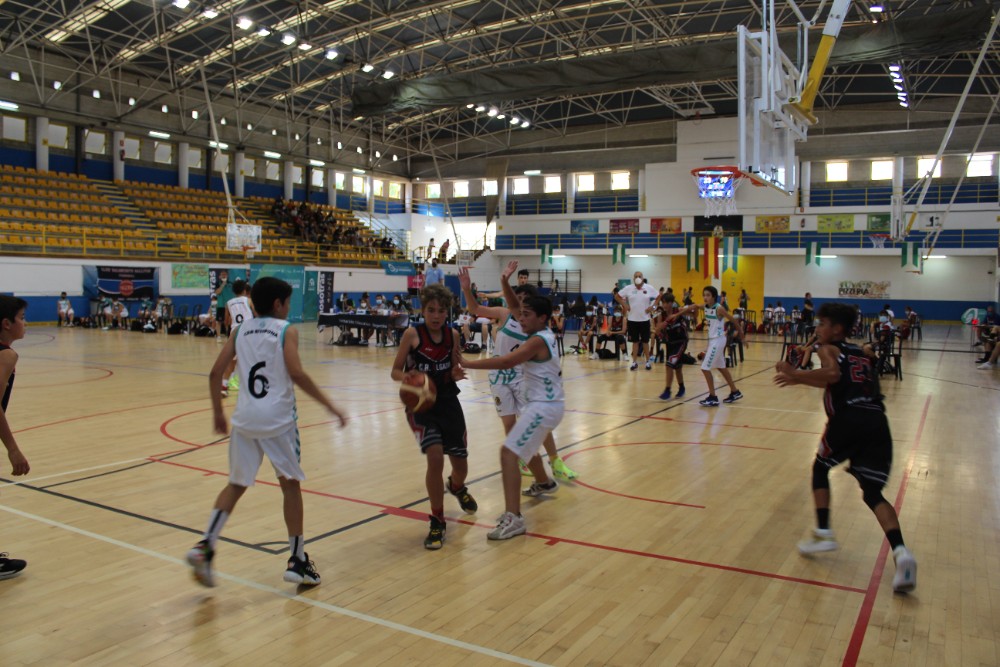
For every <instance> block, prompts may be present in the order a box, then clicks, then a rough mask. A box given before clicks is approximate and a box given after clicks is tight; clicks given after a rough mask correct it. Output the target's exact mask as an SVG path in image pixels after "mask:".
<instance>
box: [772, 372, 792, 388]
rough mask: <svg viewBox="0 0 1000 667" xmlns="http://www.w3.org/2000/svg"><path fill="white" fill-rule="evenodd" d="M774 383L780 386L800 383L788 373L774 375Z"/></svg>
mask: <svg viewBox="0 0 1000 667" xmlns="http://www.w3.org/2000/svg"><path fill="white" fill-rule="evenodd" d="M774 384H776V385H778V386H779V387H791V386H792V385H793V384H798V382H796V380H795V378H793V377H792V376H791V375H788V374H787V373H778V374H777V375H775V376H774Z"/></svg>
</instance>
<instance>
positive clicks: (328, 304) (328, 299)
mask: <svg viewBox="0 0 1000 667" xmlns="http://www.w3.org/2000/svg"><path fill="white" fill-rule="evenodd" d="M333 276H334V273H333V271H320V272H319V275H318V276H317V279H316V302H317V304H318V306H319V312H321V313H330V312H333V302H334V301H335V300H336V295H335V294H334V292H333Z"/></svg>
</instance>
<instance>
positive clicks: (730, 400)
mask: <svg viewBox="0 0 1000 667" xmlns="http://www.w3.org/2000/svg"><path fill="white" fill-rule="evenodd" d="M741 398H743V393H742V392H740V391H734V392H733V393H731V394H730V395H729V396H726V397H725V398H724V399H722V402H723V403H735V402H736V401H738V400H740V399H741Z"/></svg>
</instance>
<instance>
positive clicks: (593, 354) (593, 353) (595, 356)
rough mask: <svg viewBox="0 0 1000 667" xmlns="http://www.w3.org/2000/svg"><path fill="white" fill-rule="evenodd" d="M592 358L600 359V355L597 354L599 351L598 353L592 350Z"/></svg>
mask: <svg viewBox="0 0 1000 667" xmlns="http://www.w3.org/2000/svg"><path fill="white" fill-rule="evenodd" d="M590 358H591V359H599V358H600V357H598V356H597V353H596V352H591V353H590Z"/></svg>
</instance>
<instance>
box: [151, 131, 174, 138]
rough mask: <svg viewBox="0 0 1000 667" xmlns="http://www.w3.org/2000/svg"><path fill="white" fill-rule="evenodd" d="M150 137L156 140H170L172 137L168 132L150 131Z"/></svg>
mask: <svg viewBox="0 0 1000 667" xmlns="http://www.w3.org/2000/svg"><path fill="white" fill-rule="evenodd" d="M149 136H151V137H153V138H155V139H169V138H170V135H169V134H167V133H166V132H158V131H156V130H150V131H149Z"/></svg>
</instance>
